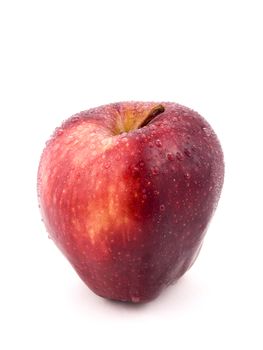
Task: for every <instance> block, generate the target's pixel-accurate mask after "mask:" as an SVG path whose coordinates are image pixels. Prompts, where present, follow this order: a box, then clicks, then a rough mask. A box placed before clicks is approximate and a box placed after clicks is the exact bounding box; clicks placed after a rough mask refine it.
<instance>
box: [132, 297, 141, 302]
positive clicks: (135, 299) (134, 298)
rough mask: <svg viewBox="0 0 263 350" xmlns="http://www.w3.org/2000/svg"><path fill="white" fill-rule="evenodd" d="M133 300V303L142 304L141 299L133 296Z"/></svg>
mask: <svg viewBox="0 0 263 350" xmlns="http://www.w3.org/2000/svg"><path fill="white" fill-rule="evenodd" d="M131 300H132V302H133V303H139V302H140V298H139V297H136V296H131Z"/></svg>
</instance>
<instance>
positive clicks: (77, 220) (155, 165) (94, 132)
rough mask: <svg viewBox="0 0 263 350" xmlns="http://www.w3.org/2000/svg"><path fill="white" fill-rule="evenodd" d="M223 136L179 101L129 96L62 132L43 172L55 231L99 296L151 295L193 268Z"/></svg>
mask: <svg viewBox="0 0 263 350" xmlns="http://www.w3.org/2000/svg"><path fill="white" fill-rule="evenodd" d="M223 177H224V163H223V153H222V150H221V147H220V144H219V141H218V139H217V137H216V135H215V133H214V131H213V130H212V129H211V127H210V125H209V124H208V123H207V122H206V121H205V120H204V119H203V118H202V117H201V116H200V115H199V114H197V113H196V112H194V111H192V110H191V109H188V108H186V107H184V106H181V105H178V104H175V103H145V102H123V103H115V104H110V105H106V106H102V107H98V108H94V109H90V110H88V111H84V112H81V113H79V114H76V115H75V116H73V117H71V118H70V119H68V120H67V121H66V122H64V123H63V124H62V126H61V127H60V128H58V129H56V131H55V133H54V135H53V136H52V138H51V140H50V141H49V142H48V143H47V145H46V148H45V149H44V152H43V154H42V157H41V161H40V165H39V170H38V196H39V203H40V207H41V211H42V216H43V220H44V223H45V225H46V228H47V231H48V232H49V235H50V237H51V238H52V239H53V240H54V242H55V243H56V245H57V246H58V247H59V248H60V249H61V251H62V252H63V253H64V254H65V256H66V257H67V258H68V260H69V261H70V263H71V264H72V265H73V267H74V268H75V270H76V271H77V273H78V274H79V276H80V277H81V278H82V280H83V281H84V282H85V283H86V284H87V285H88V286H89V287H90V289H92V290H93V291H94V292H95V293H96V294H98V295H100V296H102V297H105V298H109V299H115V300H121V301H131V302H134V303H138V302H145V301H149V300H152V299H154V298H155V297H156V296H157V295H158V294H159V293H160V292H161V290H162V289H163V288H164V287H166V286H168V285H170V284H171V283H173V282H175V281H176V280H178V278H180V277H181V276H182V275H183V274H184V273H185V272H186V271H187V270H188V269H189V268H190V267H191V265H192V264H193V262H194V261H195V259H196V257H197V254H198V252H199V250H200V247H201V245H202V241H203V238H204V235H205V232H206V229H207V225H208V223H209V221H210V219H211V217H212V215H213V213H214V211H215V209H216V206H217V203H218V199H219V196H220V192H221V189H222V185H223Z"/></svg>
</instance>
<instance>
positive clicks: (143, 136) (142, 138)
mask: <svg viewBox="0 0 263 350" xmlns="http://www.w3.org/2000/svg"><path fill="white" fill-rule="evenodd" d="M139 130H140V129H139ZM141 140H142V142H144V143H145V142H147V137H146V135H144V134H142V135H141Z"/></svg>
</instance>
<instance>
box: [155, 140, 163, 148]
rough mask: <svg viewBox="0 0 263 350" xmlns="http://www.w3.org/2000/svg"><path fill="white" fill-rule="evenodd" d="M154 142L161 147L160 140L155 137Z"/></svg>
mask: <svg viewBox="0 0 263 350" xmlns="http://www.w3.org/2000/svg"><path fill="white" fill-rule="evenodd" d="M155 144H156V146H157V147H162V143H161V141H160V140H159V139H157V140H156V141H155Z"/></svg>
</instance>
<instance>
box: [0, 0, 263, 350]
mask: <svg viewBox="0 0 263 350" xmlns="http://www.w3.org/2000/svg"><path fill="white" fill-rule="evenodd" d="M261 5H262V1H254V0H249V1H242V0H241V1H231V0H229V1H204V0H201V1H187V0H184V1H168V0H162V1H154V0H152V1H142V0H141V1H137V0H133V1H124V0H123V1H117V0H111V1H106V0H105V1H102V0H96V1H77V0H75V1H66V0H65V1H28V0H24V1H12V0H8V1H7V0H6V1H5V0H4V1H1V3H0V36H1V42H0V45H1V47H0V51H1V53H0V61H1V64H0V118H1V123H0V127H1V129H0V130H1V135H0V143H1V147H0V152H1V155H0V156H1V158H0V159H1V163H0V164H1V171H0V176H1V182H0V184H1V192H0V205H1V208H0V209H1V210H0V212H1V235H0V270H1V271H0V283H1V287H0V322H1V325H0V348H1V349H3V350H9V349H28V350H31V349H180V350H182V349H234V348H236V349H239V348H240V347H242V348H244V349H253V350H254V349H262V348H263V339H262V337H263V335H262V334H260V332H262V323H263V317H262V314H263V303H262V296H263V287H262V284H263V283H262V275H263V274H262V267H263V240H262V235H263V227H262V226H263V225H262V216H263V212H262V209H263V205H262V196H263V188H262V178H263V172H262V161H263V157H262V151H263V147H262V133H263V128H262V119H263V104H262V97H263V69H262V66H263V49H262V42H263V40H262V32H263V20H262V18H263V12H262V10H261ZM123 100H145V101H149V100H150V101H152V100H154V101H175V102H179V103H181V104H184V105H187V106H189V107H192V108H194V109H195V110H197V111H198V112H199V113H201V114H202V115H203V116H204V117H205V118H206V119H207V120H208V121H209V122H210V123H211V124H212V126H213V128H214V129H215V131H216V132H217V134H218V136H219V138H220V140H221V143H222V146H223V149H224V153H225V161H226V177H225V186H224V191H223V194H222V198H221V201H220V203H219V207H218V210H217V213H216V215H215V217H214V219H213V221H212V223H211V225H210V228H209V231H208V235H207V237H206V240H205V244H204V246H203V249H202V252H201V255H200V256H199V258H198V260H197V262H196V264H195V265H194V267H193V268H192V269H191V270H190V271H189V272H188V273H187V274H186V275H185V276H184V277H183V278H182V279H181V280H180V282H179V283H178V284H177V285H175V286H173V287H170V288H168V289H167V290H166V291H164V292H163V294H162V295H161V296H160V297H159V298H158V299H156V300H155V301H153V302H151V303H149V304H146V305H143V306H130V305H126V304H121V303H112V302H109V301H106V300H104V299H101V298H99V297H97V296H96V295H94V294H93V293H92V292H90V291H89V290H88V288H87V287H86V286H85V285H84V284H83V283H82V282H81V280H80V279H79V278H78V276H77V275H76V273H75V272H74V271H73V269H72V268H71V266H70V265H69V263H68V262H67V261H66V259H65V258H64V257H63V256H62V254H61V253H60V252H59V251H58V250H57V248H56V247H55V246H54V244H53V243H52V241H50V240H48V238H47V234H46V232H45V228H44V226H43V224H42V222H41V220H40V215H39V212H38V207H37V198H36V172H37V166H38V162H39V157H40V154H41V151H42V149H43V147H44V143H45V141H46V140H47V139H48V137H49V135H50V134H51V133H52V131H53V130H54V128H55V127H56V126H58V125H59V124H60V123H61V122H62V120H63V119H65V118H67V117H69V116H70V115H72V114H74V113H76V112H78V111H80V110H84V109H88V108H91V107H95V106H97V105H101V104H106V103H109V102H117V101H123Z"/></svg>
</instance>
